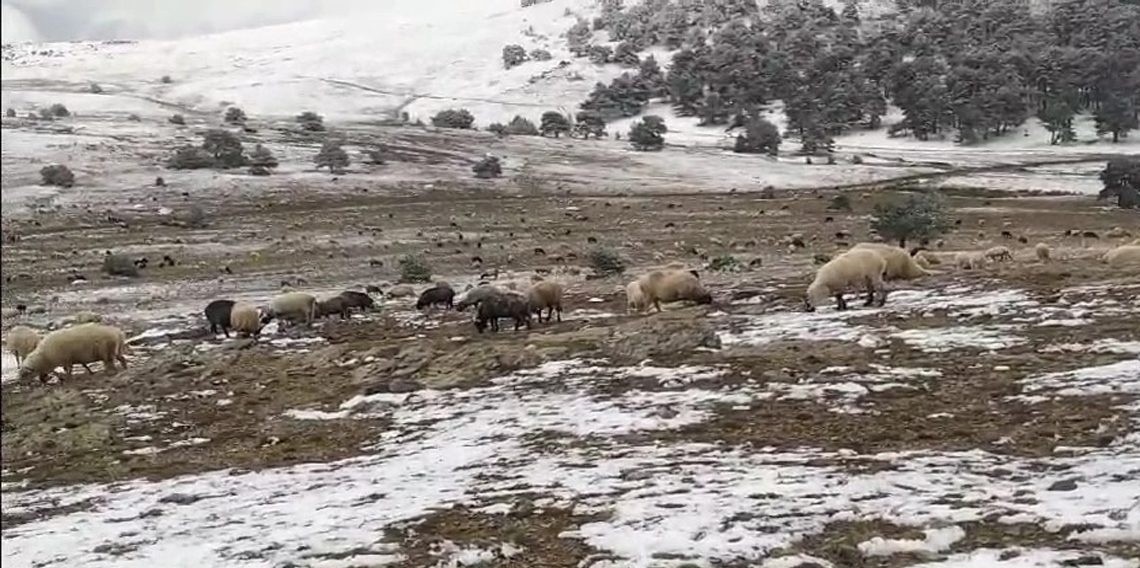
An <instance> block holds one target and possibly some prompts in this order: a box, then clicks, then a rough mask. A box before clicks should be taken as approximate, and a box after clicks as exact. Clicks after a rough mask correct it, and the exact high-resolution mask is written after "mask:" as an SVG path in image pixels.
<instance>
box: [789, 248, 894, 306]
mask: <svg viewBox="0 0 1140 568" xmlns="http://www.w3.org/2000/svg"><path fill="white" fill-rule="evenodd" d="M908 256H909V255H908ZM886 273H887V261H886V259H885V258H883V256H882V255H881V254H879V252H878V251H875V250H873V249H869V248H853V249H851V250H849V251H847V252H845V253H843V254H841V255H839V256H836V257H835V258H833V259H831V260H829V261H828V262H827V264H824V265H823V266H821V267H819V270H818V271H816V273H815V279H814V280H812V283H811V285H809V286H808V288H807V294H806V295H805V297H804V308H805V309H806V310H807V311H809V312H810V311H814V310H815V308H816V306H818V305H820V304H822V303H823V302H825V301H826V300H827V298H829V297H834V298H835V302H836V308H837V309H840V310H846V309H847V301H846V300H844V299H843V293H844V292H846V291H847V290H849V289H851V288H855V289H856V290H858V289H859V288H864V289H866V290H867V305H868V306H870V305H873V304H874V303H875V294H876V293H878V296H879V297H878V304H879V305H880V306H881V305H883V304H885V303H886V301H887V288H886V285H885V284H884V283H883V281H884V280H885V279H886Z"/></svg>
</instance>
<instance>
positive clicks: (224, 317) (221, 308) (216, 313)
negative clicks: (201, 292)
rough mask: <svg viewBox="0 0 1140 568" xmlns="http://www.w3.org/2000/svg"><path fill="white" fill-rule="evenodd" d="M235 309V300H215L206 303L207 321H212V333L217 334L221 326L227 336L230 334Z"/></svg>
mask: <svg viewBox="0 0 1140 568" xmlns="http://www.w3.org/2000/svg"><path fill="white" fill-rule="evenodd" d="M233 309H234V301H233V300H214V301H213V302H210V303H209V304H206V310H205V312H206V321H208V322H210V333H212V334H214V335H217V334H218V328H219V327H220V328H222V333H224V334H225V336H226V337H227V338H228V337H229V336H230V328H231V327H232V326H231V325H230V315H231V313H232V312H233Z"/></svg>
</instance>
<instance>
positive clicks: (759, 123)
mask: <svg viewBox="0 0 1140 568" xmlns="http://www.w3.org/2000/svg"><path fill="white" fill-rule="evenodd" d="M732 151H733V152H738V153H741V154H760V153H764V154H768V155H769V156H776V155H778V154H779V153H780V129H779V128H776V125H775V124H772V123H771V122H769V121H767V120H765V119H763V118H756V119H752V120H749V121H748V124H747V125H745V127H744V133H743V134H739V135H737V137H736V144H735V145H734V146H733V148H732Z"/></svg>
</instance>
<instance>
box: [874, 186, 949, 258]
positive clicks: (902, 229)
mask: <svg viewBox="0 0 1140 568" xmlns="http://www.w3.org/2000/svg"><path fill="white" fill-rule="evenodd" d="M871 228H872V229H873V230H874V231H875V232H877V233H879V234H880V235H882V237H883V238H885V239H889V240H893V241H898V243H899V246H900V247H903V248H906V241H907V240H908V239H933V238H935V237H937V236H938V235H941V234H942V233H944V232H946V230H947V229H949V228H950V220H949V218H948V216H947V212H946V205H945V204H944V203H943V202H942V200H941V199H940V198H939V197H938V196H937V195H936V194H933V193H919V194H913V195H910V196H908V197H907V199H906V200H905V201H904V202H903V203H901V204H896V203H880V204H878V205H876V206H875V218H874V219H873V220H872V221H871Z"/></svg>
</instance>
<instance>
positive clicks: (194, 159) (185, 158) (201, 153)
mask: <svg viewBox="0 0 1140 568" xmlns="http://www.w3.org/2000/svg"><path fill="white" fill-rule="evenodd" d="M166 167H168V168H170V169H172V170H200V169H205V168H212V167H214V157H213V156H211V155H210V153H209V152H207V151H205V150H203V149H202V148H201V147H199V146H191V145H189V144H187V145H185V146H180V147H179V148H177V149H175V150H174V154H173V155H172V156H170V159H168V160H167V161H166Z"/></svg>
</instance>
